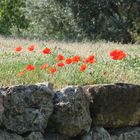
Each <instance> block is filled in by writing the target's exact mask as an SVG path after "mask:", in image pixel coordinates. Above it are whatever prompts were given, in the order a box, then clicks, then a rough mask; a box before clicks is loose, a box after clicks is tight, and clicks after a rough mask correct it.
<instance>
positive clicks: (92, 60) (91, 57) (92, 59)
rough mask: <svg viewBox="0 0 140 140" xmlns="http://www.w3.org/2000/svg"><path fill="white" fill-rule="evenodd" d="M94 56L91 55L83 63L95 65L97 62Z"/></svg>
mask: <svg viewBox="0 0 140 140" xmlns="http://www.w3.org/2000/svg"><path fill="white" fill-rule="evenodd" d="M94 58H95V57H94V55H90V56H89V57H88V58H87V59H86V60H84V61H83V62H85V63H90V64H93V63H94V62H95V59H94Z"/></svg>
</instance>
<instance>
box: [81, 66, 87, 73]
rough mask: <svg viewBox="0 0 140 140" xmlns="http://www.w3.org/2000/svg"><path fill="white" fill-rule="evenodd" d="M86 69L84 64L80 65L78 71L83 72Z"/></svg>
mask: <svg viewBox="0 0 140 140" xmlns="http://www.w3.org/2000/svg"><path fill="white" fill-rule="evenodd" d="M86 68H87V66H86V64H82V66H81V67H80V71H81V72H84V71H85V70H86Z"/></svg>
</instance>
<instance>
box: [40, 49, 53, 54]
mask: <svg viewBox="0 0 140 140" xmlns="http://www.w3.org/2000/svg"><path fill="white" fill-rule="evenodd" d="M42 52H43V54H50V53H51V50H50V49H49V48H45V49H44V50H43V51H42Z"/></svg>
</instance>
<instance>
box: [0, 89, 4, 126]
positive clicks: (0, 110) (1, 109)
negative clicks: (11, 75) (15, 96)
mask: <svg viewBox="0 0 140 140" xmlns="http://www.w3.org/2000/svg"><path fill="white" fill-rule="evenodd" d="M2 92H3V90H2V89H0V126H1V122H2V114H3V112H4V106H3V98H4V95H3V94H2Z"/></svg>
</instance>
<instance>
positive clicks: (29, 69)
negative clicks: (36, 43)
mask: <svg viewBox="0 0 140 140" xmlns="http://www.w3.org/2000/svg"><path fill="white" fill-rule="evenodd" d="M26 70H27V71H32V70H35V66H33V65H31V64H28V65H27V66H26Z"/></svg>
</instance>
